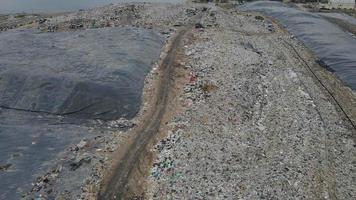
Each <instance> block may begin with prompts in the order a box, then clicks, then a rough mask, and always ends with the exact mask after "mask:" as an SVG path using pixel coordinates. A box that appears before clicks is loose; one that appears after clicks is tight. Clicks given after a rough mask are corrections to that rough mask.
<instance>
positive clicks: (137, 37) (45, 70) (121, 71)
mask: <svg viewBox="0 0 356 200" xmlns="http://www.w3.org/2000/svg"><path fill="white" fill-rule="evenodd" d="M162 45H163V39H162V38H161V36H159V35H158V34H156V33H154V32H152V31H146V30H142V29H134V28H121V29H119V28H106V29H93V30H86V31H80V32H64V33H35V32H32V31H28V30H26V31H9V32H5V33H1V34H0V47H1V48H0V106H2V107H5V108H13V109H19V110H26V111H32V112H43V113H51V114H59V115H77V117H81V118H92V119H116V118H120V117H129V118H130V117H133V116H134V115H135V114H136V113H137V112H138V109H139V104H140V98H141V90H142V87H143V84H144V78H145V74H146V73H147V72H148V71H149V70H150V67H151V66H152V64H153V63H154V62H155V61H156V60H157V59H158V58H159V55H160V50H161V47H162Z"/></svg>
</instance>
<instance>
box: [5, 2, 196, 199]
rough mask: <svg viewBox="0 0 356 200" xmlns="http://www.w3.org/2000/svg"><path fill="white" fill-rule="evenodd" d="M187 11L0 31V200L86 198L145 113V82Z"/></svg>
mask: <svg viewBox="0 0 356 200" xmlns="http://www.w3.org/2000/svg"><path fill="white" fill-rule="evenodd" d="M195 12H196V11H195V8H187V7H184V6H182V5H173V4H148V3H138V4H118V5H110V6H105V7H100V8H95V9H91V10H86V11H79V12H75V13H64V14H56V15H53V16H51V15H48V16H47V15H46V16H47V17H43V16H44V15H43V16H36V19H35V20H34V21H31V20H29V21H28V22H27V21H26V22H21V24H16V23H15V25H14V26H9V27H8V26H6V27H5V28H3V29H2V31H3V32H1V33H0V37H1V42H0V43H1V46H2V47H4V48H2V49H1V50H0V56H1V61H0V66H1V67H2V69H1V79H0V84H1V86H2V88H3V89H2V90H1V91H2V93H1V94H2V96H1V100H0V103H1V108H2V109H1V118H3V121H1V140H0V141H3V142H5V141H6V144H5V143H4V144H1V146H0V147H1V150H2V152H5V153H4V154H2V155H1V157H0V158H1V162H0V167H1V168H0V169H1V171H0V173H1V174H0V176H1V177H2V178H3V181H2V182H1V190H3V191H1V192H0V193H1V196H0V199H19V198H20V197H21V196H23V198H24V199H33V198H38V199H54V198H59V199H61V198H62V199H80V198H82V199H88V198H93V197H92V195H94V196H95V195H96V193H97V191H98V189H99V186H100V184H101V181H102V178H103V173H104V172H105V171H106V170H107V169H110V165H111V163H112V162H111V161H112V160H111V159H112V158H111V157H112V155H113V152H115V150H116V149H119V148H120V147H121V145H122V144H124V143H125V142H126V140H127V138H128V137H129V135H128V131H129V130H130V129H131V128H133V127H135V126H136V124H137V122H138V121H139V119H140V116H141V115H142V113H143V112H144V111H145V110H146V108H145V106H147V105H146V101H145V102H144V104H141V101H142V99H144V98H143V97H142V95H141V94H142V87H143V84H144V83H147V81H148V80H145V75H146V74H147V73H148V72H149V71H150V70H151V67H154V68H153V69H156V68H157V66H156V65H157V62H158V60H159V58H160V57H162V56H163V55H161V54H164V52H163V53H161V50H162V46H164V44H165V42H166V40H168V39H169V38H170V37H171V35H172V34H174V33H175V32H176V30H177V29H179V28H180V27H181V26H182V25H183V24H184V23H186V21H187V20H188V19H189V18H190V17H191V16H193V15H195ZM22 23H24V24H22ZM12 29H13V30H12ZM163 49H164V48H163ZM25 66H26V67H25ZM152 73H154V71H153V72H152ZM152 77H153V74H149V75H148V79H152ZM19 88H20V89H19ZM139 110H141V111H140V113H138V111H139ZM133 117H135V118H133ZM132 118H133V119H132ZM14 133H15V134H14ZM19 137H20V138H19ZM14 177H18V178H16V179H15V178H14Z"/></svg>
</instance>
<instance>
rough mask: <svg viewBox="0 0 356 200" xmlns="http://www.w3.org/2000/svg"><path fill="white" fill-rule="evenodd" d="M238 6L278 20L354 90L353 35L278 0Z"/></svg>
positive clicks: (355, 88) (354, 61)
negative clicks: (277, 0)
mask: <svg viewBox="0 0 356 200" xmlns="http://www.w3.org/2000/svg"><path fill="white" fill-rule="evenodd" d="M242 9H243V10H247V11H259V12H263V13H265V14H266V15H268V16H271V17H274V18H276V19H278V20H279V21H280V23H281V24H283V26H285V27H286V29H287V30H288V31H290V32H291V33H292V34H294V35H295V36H296V37H297V38H298V39H300V40H301V41H302V42H304V44H305V45H306V46H308V47H309V48H311V49H312V50H313V51H314V52H315V54H316V55H317V56H318V58H319V59H320V63H321V65H324V66H325V67H326V68H328V69H329V70H331V71H333V72H335V74H337V75H338V76H339V78H340V79H341V80H343V81H344V82H345V84H347V85H348V86H349V87H350V88H352V89H353V90H356V71H355V66H356V57H355V53H354V52H356V40H355V36H354V35H353V34H350V33H348V32H345V31H344V30H342V29H340V28H339V27H338V26H337V25H335V24H333V23H330V22H328V20H326V19H324V18H323V17H321V16H319V15H318V14H315V13H310V12H307V11H302V10H298V9H296V8H292V7H289V6H286V5H284V4H283V3H280V2H268V1H259V2H253V3H248V4H246V5H244V6H242ZM349 21H351V20H349Z"/></svg>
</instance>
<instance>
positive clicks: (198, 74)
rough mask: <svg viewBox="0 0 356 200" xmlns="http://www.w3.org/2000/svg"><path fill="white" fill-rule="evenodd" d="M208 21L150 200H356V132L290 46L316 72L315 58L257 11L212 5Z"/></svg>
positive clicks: (189, 52) (161, 147)
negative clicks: (240, 11)
mask: <svg viewBox="0 0 356 200" xmlns="http://www.w3.org/2000/svg"><path fill="white" fill-rule="evenodd" d="M203 22H204V23H202V25H203V26H204V27H205V28H204V29H201V31H196V32H195V38H196V40H195V42H194V43H193V44H186V56H187V62H186V63H185V64H186V67H187V68H188V69H190V71H191V72H190V77H189V78H188V79H187V80H186V86H185V89H184V95H182V96H181V104H182V105H184V106H185V107H186V111H185V113H183V114H181V115H177V116H176V117H175V118H174V119H172V120H171V122H170V123H169V124H168V125H169V126H170V127H171V130H170V131H168V137H167V138H165V139H163V140H162V141H161V142H159V143H158V144H157V145H156V147H155V150H156V152H157V153H158V157H157V159H156V161H155V162H154V164H153V167H152V170H151V175H150V178H149V179H150V180H151V183H152V187H150V188H149V189H148V191H147V192H148V194H149V196H150V197H151V198H153V199H222V198H227V199H353V198H355V196H356V182H355V178H356V171H355V170H356V145H355V132H354V131H355V130H354V129H353V127H352V126H351V124H350V122H349V121H348V120H347V119H346V118H345V115H344V114H343V113H342V112H341V111H340V109H339V107H338V106H337V105H336V104H335V102H334V101H333V100H332V98H331V97H330V96H329V95H328V93H327V92H325V90H324V89H323V88H322V87H321V86H320V85H319V84H318V82H317V81H315V77H314V76H313V75H312V74H311V73H310V71H309V69H308V68H307V67H306V66H305V64H304V62H303V61H302V60H301V59H300V58H299V57H298V56H297V55H296V54H295V52H294V51H293V50H292V49H291V47H290V46H289V45H287V43H288V44H291V45H292V46H293V47H294V48H295V49H296V50H297V51H298V52H300V54H301V55H302V56H303V58H304V59H305V60H306V62H307V63H309V64H310V65H314V62H315V61H314V60H313V59H314V58H313V57H311V56H310V55H309V54H308V53H307V52H308V51H307V50H306V49H305V48H304V47H303V46H302V45H301V44H300V43H299V42H298V41H297V40H295V39H293V38H292V37H291V36H290V35H289V34H287V33H285V32H284V31H283V30H280V29H279V28H278V27H277V26H276V25H274V24H273V27H274V29H271V22H268V20H264V19H263V17H256V16H255V15H252V14H249V13H238V12H236V11H234V10H227V11H225V10H222V9H218V8H215V7H213V8H212V9H211V10H209V12H208V14H207V15H206V17H205V18H204V20H203ZM269 29H270V30H269Z"/></svg>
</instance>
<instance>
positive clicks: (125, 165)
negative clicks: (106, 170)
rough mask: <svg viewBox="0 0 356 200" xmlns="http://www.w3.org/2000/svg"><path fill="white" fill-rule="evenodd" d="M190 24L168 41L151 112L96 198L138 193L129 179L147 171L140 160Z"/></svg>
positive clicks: (158, 118) (156, 129)
mask: <svg viewBox="0 0 356 200" xmlns="http://www.w3.org/2000/svg"><path fill="white" fill-rule="evenodd" d="M200 17H201V16H197V17H195V18H194V20H193V22H198V21H199V19H200ZM192 27H193V24H188V25H187V26H185V27H182V28H181V29H180V30H179V31H178V32H177V34H176V36H174V38H173V40H172V41H171V44H170V46H169V50H168V52H167V55H166V57H165V58H164V59H163V61H162V63H161V66H160V69H159V70H161V71H162V76H161V77H160V81H159V84H158V89H157V94H156V95H157V96H156V98H157V99H156V101H155V103H154V105H152V107H151V108H150V109H151V110H152V113H150V114H148V116H147V117H146V119H145V120H144V121H143V122H142V124H141V125H139V127H138V128H137V129H136V130H134V133H133V134H136V136H135V137H134V139H133V142H132V143H131V144H129V145H128V146H127V147H126V148H125V150H124V151H125V152H123V153H122V154H121V155H119V156H120V158H119V160H120V161H119V163H118V165H117V166H116V167H115V169H114V172H113V175H112V176H111V177H110V180H109V181H108V182H107V184H106V185H105V186H104V187H102V190H101V192H100V193H99V197H98V199H99V200H105V199H124V198H128V197H131V196H132V195H133V196H134V195H137V193H138V191H140V189H138V188H139V187H142V186H140V185H139V184H140V183H131V182H130V181H131V180H134V181H136V182H138V181H139V180H137V179H140V177H137V175H138V176H142V178H143V179H144V178H145V176H146V175H147V174H146V172H145V171H142V169H140V162H145V161H143V160H145V159H149V158H147V154H149V152H148V151H149V148H151V147H148V144H150V143H151V142H153V139H154V137H155V134H157V133H158V132H159V128H160V125H161V122H162V118H163V116H164V114H165V112H166V109H167V101H168V96H169V93H170V88H171V86H172V82H173V81H174V80H173V73H174V65H175V58H176V53H177V49H178V48H180V45H181V42H182V39H183V37H184V36H185V34H186V33H187V32H188V31H189V30H190V29H191V28H192ZM120 151H122V150H120ZM135 176H136V177H135ZM141 192H142V189H141Z"/></svg>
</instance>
